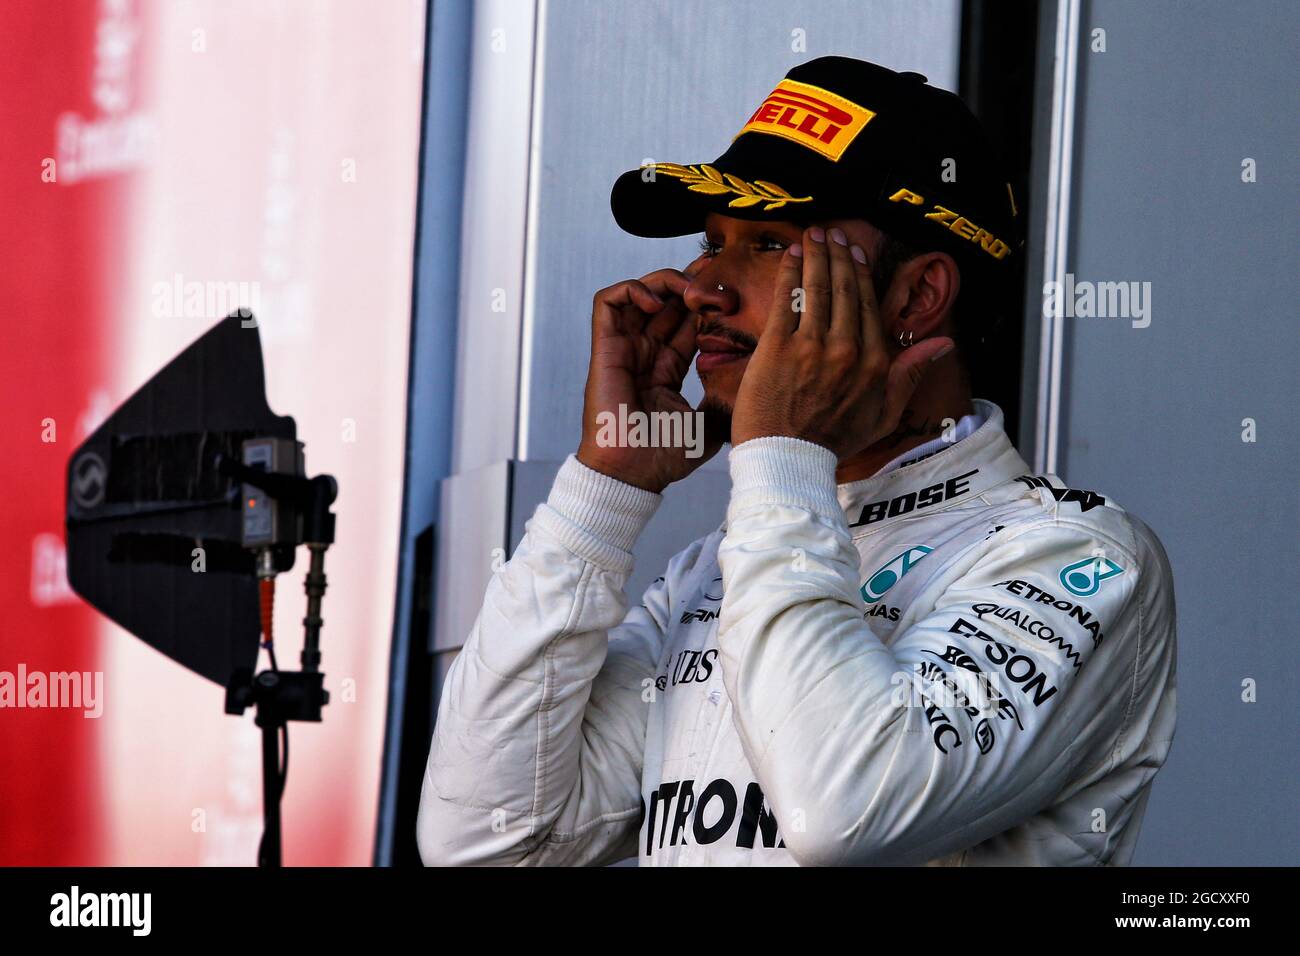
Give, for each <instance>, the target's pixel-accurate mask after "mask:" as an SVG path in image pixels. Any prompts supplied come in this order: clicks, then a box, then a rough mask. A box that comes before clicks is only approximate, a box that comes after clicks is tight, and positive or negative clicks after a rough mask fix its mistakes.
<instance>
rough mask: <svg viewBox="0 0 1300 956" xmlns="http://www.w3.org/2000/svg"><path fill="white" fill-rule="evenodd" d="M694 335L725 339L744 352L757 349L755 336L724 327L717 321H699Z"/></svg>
mask: <svg viewBox="0 0 1300 956" xmlns="http://www.w3.org/2000/svg"><path fill="white" fill-rule="evenodd" d="M695 334H696V335H697V336H700V337H703V336H705V335H713V336H717V337H718V338H720V339H726V340H727V341H728V342H730V343H731V344H732V345H734V346H736V348H738V349H741V350H743V351H746V352H752V351H754V350H755V349H756V348H758V339H757V338H756V337H755V336H753V335H750V334H749V333H748V332H742V331H740V330H739V329H733V328H730V327H728V326H725V325H723V324H722V323H721V322H719V321H718V320H717V319H701V320H700V323H699V325H698V326H696V328H695Z"/></svg>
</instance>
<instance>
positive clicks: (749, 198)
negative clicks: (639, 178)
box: [648, 163, 813, 212]
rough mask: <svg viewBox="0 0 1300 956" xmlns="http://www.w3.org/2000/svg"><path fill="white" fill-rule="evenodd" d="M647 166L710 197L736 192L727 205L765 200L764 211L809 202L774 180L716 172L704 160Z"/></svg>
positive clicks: (807, 198) (810, 197)
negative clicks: (694, 164) (702, 161)
mask: <svg viewBox="0 0 1300 956" xmlns="http://www.w3.org/2000/svg"><path fill="white" fill-rule="evenodd" d="M648 168H650V169H653V170H654V171H655V172H657V173H663V174H664V175H665V176H672V177H673V178H675V179H680V180H681V181H682V182H683V183H685V184H686V188H687V189H689V190H690V191H691V192H693V193H705V194H707V195H710V196H721V195H724V194H726V193H737V194H738V195H737V196H736V198H735V199H733V200H731V202H729V203H727V206H728V208H731V207H736V208H743V207H745V206H756V205H758V204H759V203H765V205H764V206H763V211H764V212H766V211H767V210H769V209H779V208H781V207H782V206H784V205H785V204H786V203H789V202H811V201H812V198H813V197H812V196H792V195H790V193H788V192H787V191H786V190H784V189H782V188H781V187H780V186H778V185H777V184H776V183H772V182H768V181H767V180H763V179H755V180H754V181H753V182H752V183H748V182H745V180H743V179H741V178H740V177H739V176H733V175H731V173H720V172H718V171H717V170H716V169H714V168H713V167H712V166H710V165H709V164H708V163H702V164H700V165H699V166H681V165H678V164H677V163H652V164H650V166H649V167H648Z"/></svg>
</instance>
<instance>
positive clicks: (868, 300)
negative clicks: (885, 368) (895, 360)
mask: <svg viewBox="0 0 1300 956" xmlns="http://www.w3.org/2000/svg"><path fill="white" fill-rule="evenodd" d="M849 254H850V258H851V259H852V260H853V271H854V274H855V275H856V276H857V278H858V327H859V329H860V330H861V334H862V355H863V357H864V358H866V357H868V356H872V355H884V354H886V352H885V332H884V326H883V325H882V324H881V322H880V306H879V304H878V303H877V302H876V286H875V282H874V279H873V277H872V274H871V268H870V267H869V266H868V265H867V254H866V252H865V250H863V248H862V247H861V246H853V247H852V248H851V249H850V250H849Z"/></svg>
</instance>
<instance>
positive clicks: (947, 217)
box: [889, 186, 1011, 259]
mask: <svg viewBox="0 0 1300 956" xmlns="http://www.w3.org/2000/svg"><path fill="white" fill-rule="evenodd" d="M1010 188H1011V187H1010V186H1008V187H1007V189H1008V190H1010ZM889 201H890V202H905V203H908V204H909V205H912V206H922V205H924V204H925V197H924V196H922V195H919V194H918V193H914V192H912V190H910V189H900V190H899V191H898V192H896V193H894V195H892V196H890V197H889ZM925 218H926V219H929V220H930V221H931V222H937V223H938V224H939V225H940V226H942V227H943V228H944V229H947V230H948V231H949V232H952V233H955V234H956V235H958V236H960V237H961V238H962V239H966V240H968V241H970V242H972V243H974V244H975V245H977V246H979V247H980V248H981V249H983V250H984V251H985V252H987V253H988V254H989V255H991V256H992V257H993V258H994V259H1005V258H1006V257H1007V254H1008V253H1010V252H1011V247H1010V246H1008V245H1007V244H1006V243H1005V242H1003V241H1002V240H1001V239H999V238H998V237H997V236H995V235H993V233H991V232H989V231H988V230H987V229H981V228H980V227H979V226H977V225H975V223H973V222H971V221H970V220H969V219H967V218H966V217H965V216H962V215H959V214H957V213H955V212H953V211H952V210H951V209H947V208H945V207H943V206H940V205H939V204H938V203H935V204H934V208H933V209H931V210H930V211H929V212H927V213H926V214H925Z"/></svg>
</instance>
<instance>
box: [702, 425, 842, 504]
mask: <svg viewBox="0 0 1300 956" xmlns="http://www.w3.org/2000/svg"><path fill="white" fill-rule="evenodd" d="M729 464H730V468H731V502H730V504H729V505H728V507H727V520H728V521H729V522H730V521H732V520H734V518H736V517H738V516H739V515H740V514H742V513H744V512H747V511H749V510H751V509H754V508H761V507H765V506H767V505H791V506H793V507H796V508H803V509H806V510H809V511H813V512H816V513H818V514H822V515H826V516H828V517H832V518H834V517H839V518H841V519H842V518H843V517H844V510H843V509H842V508H841V507H840V502H839V497H838V495H837V494H836V482H835V468H836V465H838V464H839V459H838V458H837V457H836V456H835V453H834V452H833V451H831V450H830V449H829V448H826V447H824V446H822V445H817V444H814V443H813V442H809V441H804V440H803V439H801V438H790V437H786V436H779V435H773V436H769V437H767V438H754V439H751V440H749V441H747V442H743V443H741V444H739V445H737V446H736V447H734V448H733V449H732V450H731V457H730V462H729Z"/></svg>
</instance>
